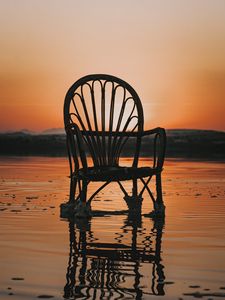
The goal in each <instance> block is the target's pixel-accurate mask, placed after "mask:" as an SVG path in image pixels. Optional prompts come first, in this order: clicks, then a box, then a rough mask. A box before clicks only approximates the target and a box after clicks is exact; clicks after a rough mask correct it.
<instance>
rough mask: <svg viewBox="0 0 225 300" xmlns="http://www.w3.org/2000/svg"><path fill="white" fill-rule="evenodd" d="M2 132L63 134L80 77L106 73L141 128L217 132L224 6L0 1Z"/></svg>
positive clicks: (224, 64) (178, 1)
mask: <svg viewBox="0 0 225 300" xmlns="http://www.w3.org/2000/svg"><path fill="white" fill-rule="evenodd" d="M0 36H1V56H0V64H1V68H0V130H1V131H4V130H20V129H21V128H27V129H30V130H43V129H46V128H53V127H63V119H62V108H63V101H64V95H65V93H66V91H67V89H68V88H69V86H70V85H71V84H72V83H73V82H74V81H75V80H77V79H78V78H79V77H81V76H83V75H86V74H91V73H108V74H112V75H115V76H118V77H121V78H123V79H124V80H126V81H127V82H129V83H130V84H131V85H132V86H133V87H134V88H135V90H136V91H137V92H138V94H139V96H140V98H141V99H142V102H143V106H144V112H145V122H146V128H151V127H155V126H159V125H160V126H163V127H166V128H201V129H216V130H225V120H224V115H225V1H224V0H215V1H211V0H198V1H196V0H186V1H184V0H164V1H162V0H157V1H156V0H155V1H152V0H140V1H137V0H123V1H121V0H114V1H103V0H94V1H84V0H67V1H63V0H39V1H37V0H36V1H35V0H20V1H18V0H0Z"/></svg>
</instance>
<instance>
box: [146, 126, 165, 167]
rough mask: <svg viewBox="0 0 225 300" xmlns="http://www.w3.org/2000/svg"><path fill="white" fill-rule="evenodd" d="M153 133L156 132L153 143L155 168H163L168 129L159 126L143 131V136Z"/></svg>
mask: <svg viewBox="0 0 225 300" xmlns="http://www.w3.org/2000/svg"><path fill="white" fill-rule="evenodd" d="M151 134H155V137H154V144H153V147H154V149H153V168H157V169H159V170H162V167H163V163H164V158H165V152H166V131H165V129H164V128H161V127H157V128H154V129H150V130H145V131H143V133H142V137H143V136H147V135H151Z"/></svg>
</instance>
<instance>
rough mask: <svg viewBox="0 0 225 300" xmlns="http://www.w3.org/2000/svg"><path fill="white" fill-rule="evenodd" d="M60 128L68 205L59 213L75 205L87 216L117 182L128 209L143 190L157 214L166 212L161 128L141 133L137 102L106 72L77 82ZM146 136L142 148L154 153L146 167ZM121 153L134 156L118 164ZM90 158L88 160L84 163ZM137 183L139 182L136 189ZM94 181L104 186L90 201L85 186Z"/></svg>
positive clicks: (68, 96)
mask: <svg viewBox="0 0 225 300" xmlns="http://www.w3.org/2000/svg"><path fill="white" fill-rule="evenodd" d="M64 125H65V130H66V134H67V149H68V156H69V163H70V180H71V181H70V197H69V202H68V203H65V204H62V206H61V209H62V210H63V209H65V211H66V209H67V208H69V207H70V208H71V207H72V208H73V207H75V213H76V214H77V215H78V216H79V215H80V216H82V214H84V215H85V214H89V212H90V204H91V200H92V199H93V198H94V197H95V196H96V195H97V194H98V192H100V191H101V190H102V189H103V188H104V187H105V186H107V185H108V184H109V183H111V182H117V183H118V185H119V188H120V189H121V191H122V192H123V194H124V199H125V201H126V203H127V205H128V208H134V207H135V208H139V210H140V209H141V202H142V195H143V193H144V191H145V190H146V191H147V192H148V193H149V195H150V198H151V199H152V201H153V207H154V210H155V212H156V213H158V214H164V204H163V199H162V187H161V172H162V169H163V163H164V155H165V145H166V134H165V130H164V129H163V128H159V127H157V128H155V129H152V130H147V131H145V130H144V116H143V108H142V104H141V101H140V98H139V96H138V95H137V93H136V92H135V90H134V89H133V88H132V87H131V86H130V85H129V84H128V83H126V82H125V81H124V80H122V79H119V78H117V77H115V76H111V75H105V74H95V75H88V76H85V77H83V78H81V79H79V80H78V81H76V82H75V83H74V84H73V85H72V86H71V88H70V89H69V90H68V92H67V94H66V97H65V102H64ZM144 137H153V139H150V138H149V140H148V145H146V146H145V148H146V149H147V151H149V155H150V152H151V150H152V164H151V165H150V163H149V165H148V166H140V151H141V144H142V140H143V139H144ZM129 141H130V142H129ZM123 151H125V155H129V156H130V157H132V164H131V165H130V166H122V165H121V161H120V158H121V155H122V153H123ZM123 154H124V153H123ZM88 156H89V157H90V158H91V159H87V157H88ZM152 178H155V183H156V192H155V193H152V191H151V190H150V186H149V184H150V181H151V179H152ZM126 180H131V182H132V192H131V193H128V192H127V191H126V189H125V187H124V185H123V184H122V182H123V181H126ZM138 180H139V181H140V182H141V183H142V188H141V189H140V190H139V189H138ZM97 181H99V182H104V183H103V184H102V186H101V187H100V188H98V189H97V190H96V191H95V192H94V193H93V195H91V196H89V197H88V196H87V188H88V185H89V183H90V182H97Z"/></svg>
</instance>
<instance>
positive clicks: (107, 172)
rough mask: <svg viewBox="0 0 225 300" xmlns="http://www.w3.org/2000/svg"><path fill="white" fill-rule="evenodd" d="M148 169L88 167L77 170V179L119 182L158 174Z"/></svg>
mask: <svg viewBox="0 0 225 300" xmlns="http://www.w3.org/2000/svg"><path fill="white" fill-rule="evenodd" d="M160 171H161V170H159V169H157V168H150V167H140V168H134V167H119V166H118V167H117V166H116V167H89V168H87V171H84V169H80V170H79V173H78V174H79V175H78V176H79V177H80V178H81V179H82V178H84V179H87V180H90V181H109V180H110V181H121V180H130V179H137V178H144V177H148V176H152V175H155V174H157V173H158V172H160Z"/></svg>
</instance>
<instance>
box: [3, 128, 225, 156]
mask: <svg viewBox="0 0 225 300" xmlns="http://www.w3.org/2000/svg"><path fill="white" fill-rule="evenodd" d="M132 144H133V141H132V139H131V141H130V143H128V144H127V146H126V149H125V154H124V155H126V156H129V155H130V153H131V152H132V149H133V146H132ZM152 145H153V140H152V138H150V137H145V138H144V139H143V143H142V155H143V156H149V155H151V153H152ZM0 155H42V156H65V155H66V136H65V133H64V129H61V128H56V129H49V130H45V131H44V132H42V133H33V132H29V131H27V130H23V131H20V132H8V133H0ZM166 156H167V157H179V158H193V159H210V160H215V159H218V160H225V132H221V131H213V130H194V129H170V130H167V151H166Z"/></svg>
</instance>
